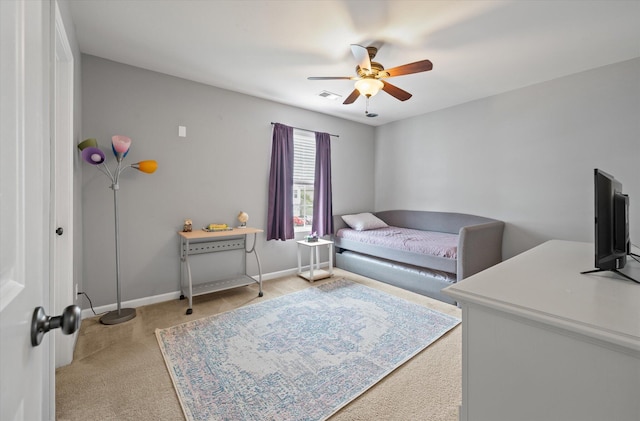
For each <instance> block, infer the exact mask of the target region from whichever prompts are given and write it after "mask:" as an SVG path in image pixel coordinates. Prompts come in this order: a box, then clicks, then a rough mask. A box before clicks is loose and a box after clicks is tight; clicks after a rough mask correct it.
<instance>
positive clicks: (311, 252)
mask: <svg viewBox="0 0 640 421" xmlns="http://www.w3.org/2000/svg"><path fill="white" fill-rule="evenodd" d="M313 249H314V247H309V281H311V282H313Z"/></svg>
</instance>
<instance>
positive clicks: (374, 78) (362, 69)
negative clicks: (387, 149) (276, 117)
mask: <svg viewBox="0 0 640 421" xmlns="http://www.w3.org/2000/svg"><path fill="white" fill-rule="evenodd" d="M351 52H352V53H353V56H354V57H355V58H356V61H357V62H358V65H357V66H356V74H357V75H358V76H352V77H349V76H335V77H334V76H326V77H322V76H320V77H309V78H308V79H309V80H332V79H348V80H355V81H356V83H355V89H354V90H353V92H351V94H350V95H349V96H348V97H347V99H345V100H344V102H343V104H352V103H353V102H355V100H356V99H357V98H358V97H359V96H360V95H364V96H365V97H367V99H368V98H370V97H372V96H374V95H375V94H377V93H378V92H379V91H380V90H383V91H385V92H386V93H388V94H389V95H391V96H393V97H395V98H397V99H399V100H400V101H406V100H408V99H409V98H411V94H410V93H409V92H407V91H405V90H402V89H400V88H398V87H397V86H394V85H392V84H390V83H389V82H386V81H384V80H383V79H386V78H388V77H395V76H403V75H410V74H412V73H420V72H426V71H429V70H431V69H432V68H433V63H431V62H430V61H429V60H421V61H416V62H414V63H409V64H405V65H402V66H398V67H394V68H392V69H386V70H385V68H384V67H383V66H382V64H380V63H377V62H375V61H373V58H374V57H375V56H376V54H377V53H378V48H377V47H372V46H370V47H363V46H361V45H357V44H351Z"/></svg>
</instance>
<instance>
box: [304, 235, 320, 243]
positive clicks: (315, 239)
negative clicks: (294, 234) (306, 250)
mask: <svg viewBox="0 0 640 421" xmlns="http://www.w3.org/2000/svg"><path fill="white" fill-rule="evenodd" d="M304 239H305V241H306V242H307V243H317V242H318V233H317V232H314V233H313V234H310V235H307V236H306V237H304Z"/></svg>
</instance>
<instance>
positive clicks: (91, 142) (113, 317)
mask: <svg viewBox="0 0 640 421" xmlns="http://www.w3.org/2000/svg"><path fill="white" fill-rule="evenodd" d="M130 147H131V139H130V138H128V137H126V136H113V137H112V138H111V149H112V150H113V154H114V155H115V157H116V160H117V161H118V164H117V166H116V168H115V170H114V171H113V172H112V171H111V170H109V167H107V165H106V164H105V154H104V152H102V150H101V149H100V148H98V142H97V141H96V139H86V140H84V141H83V142H81V143H80V144H79V145H78V149H80V151H82V159H83V160H85V161H86V162H88V163H89V164H91V165H95V166H96V168H97V169H99V170H100V171H101V172H102V173H103V174H105V175H106V176H107V177H109V179H110V180H111V187H110V188H111V189H112V190H113V210H114V215H115V234H116V291H117V304H118V308H117V310H114V311H110V312H108V313H107V314H105V315H104V316H102V317H101V318H100V323H102V324H105V325H115V324H118V323H123V322H126V321H128V320H131V319H133V318H134V317H136V309H135V308H121V307H122V306H121V302H122V301H121V296H120V232H119V227H118V190H119V188H120V185H119V184H118V181H119V178H120V174H121V173H122V172H123V171H124V170H126V169H127V168H135V169H137V170H138V171H142V172H144V173H147V174H151V173H153V172H155V170H156V168H158V163H157V162H156V161H153V160H148V161H140V162H137V163H135V164H131V165H124V166H123V165H122V161H123V160H124V157H125V156H127V153H128V152H129V148H130Z"/></svg>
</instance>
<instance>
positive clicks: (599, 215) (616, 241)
mask: <svg viewBox="0 0 640 421" xmlns="http://www.w3.org/2000/svg"><path fill="white" fill-rule="evenodd" d="M594 177H595V178H594V183H595V252H596V261H595V266H596V267H597V268H598V269H602V270H612V269H622V268H623V267H624V266H625V264H626V263H627V252H628V251H629V222H628V217H627V215H628V213H629V212H628V211H629V198H628V197H627V196H626V195H624V194H622V183H620V182H619V181H618V180H616V179H615V178H614V177H613V176H612V175H610V174H607V173H606V172H604V171H602V170H599V169H597V168H596V169H595V170H594Z"/></svg>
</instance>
